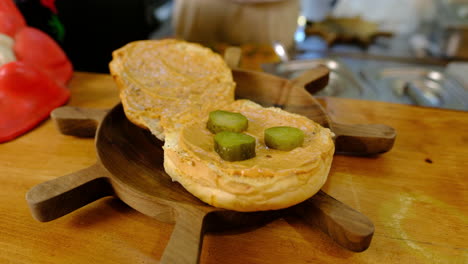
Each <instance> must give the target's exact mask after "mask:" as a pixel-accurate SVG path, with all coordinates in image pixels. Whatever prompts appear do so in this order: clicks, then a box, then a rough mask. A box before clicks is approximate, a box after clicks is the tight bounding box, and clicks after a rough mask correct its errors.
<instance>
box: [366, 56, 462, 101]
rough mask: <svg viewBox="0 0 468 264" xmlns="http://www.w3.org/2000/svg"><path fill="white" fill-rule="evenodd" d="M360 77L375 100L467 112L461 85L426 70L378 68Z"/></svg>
mask: <svg viewBox="0 0 468 264" xmlns="http://www.w3.org/2000/svg"><path fill="white" fill-rule="evenodd" d="M362 77H363V78H364V79H366V80H367V81H368V82H369V84H370V85H371V86H373V87H375V88H376V89H377V90H378V92H377V93H378V97H377V98H378V99H380V100H383V101H391V102H401V103H408V104H415V105H421V106H429V107H438V108H448V109H456V110H468V92H467V91H466V90H465V89H464V87H463V84H462V83H461V82H459V81H458V80H457V79H456V78H455V77H453V76H451V75H450V74H447V73H445V72H444V71H443V70H434V69H431V67H429V66H408V65H404V66H397V67H395V66H391V67H388V66H380V67H373V68H366V69H362Z"/></svg>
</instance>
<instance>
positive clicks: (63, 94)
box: [0, 61, 70, 142]
mask: <svg viewBox="0 0 468 264" xmlns="http://www.w3.org/2000/svg"><path fill="white" fill-rule="evenodd" d="M69 96H70V91H69V90H68V89H66V88H65V87H64V86H62V85H60V84H58V83H57V82H55V81H54V80H53V79H51V78H50V77H49V76H48V75H47V74H45V73H44V72H43V71H41V70H39V69H37V68H35V67H33V66H30V65H28V64H25V63H22V62H19V61H15V62H10V63H8V64H5V65H3V66H1V67H0V142H5V141H8V140H11V139H13V138H15V137H17V136H19V135H21V134H23V133H25V132H27V131H29V130H30V129H32V128H33V127H35V126H36V125H38V124H39V123H40V122H41V121H42V120H44V119H46V118H47V117H48V116H49V114H50V112H51V111H52V110H53V109H54V108H56V107H59V106H60V105H62V104H64V103H65V102H66V101H67V100H68V98H69Z"/></svg>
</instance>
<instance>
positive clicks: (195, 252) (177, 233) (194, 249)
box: [161, 207, 207, 264]
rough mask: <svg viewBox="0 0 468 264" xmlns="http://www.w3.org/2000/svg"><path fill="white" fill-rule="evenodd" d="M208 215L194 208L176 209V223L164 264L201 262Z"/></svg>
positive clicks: (164, 256) (163, 259) (163, 260)
mask: <svg viewBox="0 0 468 264" xmlns="http://www.w3.org/2000/svg"><path fill="white" fill-rule="evenodd" d="M206 215H207V213H206V212H203V211H200V210H198V209H196V208H193V207H191V208H177V209H176V223H175V226H174V230H173V231H172V235H171V238H170V239H169V243H168V244H167V246H166V249H165V250H164V253H163V256H162V258H161V263H162V264H172V263H178V264H179V263H180V264H197V263H198V262H199V260H200V252H201V248H202V244H203V235H204V233H205V229H206V226H205V216H206Z"/></svg>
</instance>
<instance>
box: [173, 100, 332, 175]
mask: <svg viewBox="0 0 468 264" xmlns="http://www.w3.org/2000/svg"><path fill="white" fill-rule="evenodd" d="M239 105H240V107H239ZM222 110H228V111H235V112H239V113H241V114H243V115H244V116H246V117H247V118H248V120H249V126H248V129H247V130H246V131H245V132H244V133H246V134H248V135H251V136H253V137H255V138H256V149H255V151H256V156H255V157H254V158H251V159H248V160H244V161H236V162H228V161H224V160H223V159H221V158H220V157H219V155H218V154H217V153H216V152H215V151H214V139H213V136H214V135H213V134H212V133H211V132H210V131H209V130H208V129H206V122H207V118H205V119H203V120H200V121H199V122H194V123H192V124H190V125H187V126H186V127H185V128H184V129H183V130H182V132H181V135H180V142H179V144H180V146H181V147H182V148H183V149H184V150H185V151H187V152H190V153H192V154H193V156H194V157H196V158H198V159H200V160H203V161H205V162H207V163H209V164H213V165H215V166H219V168H220V170H223V171H224V172H226V173H229V174H232V175H242V176H245V177H272V176H274V175H275V176H279V175H285V176H286V175H288V174H291V173H293V174H301V173H305V172H307V173H310V172H311V171H312V170H314V169H315V168H316V167H317V163H318V162H319V161H320V159H321V158H322V157H321V155H322V153H325V154H326V155H328V153H329V152H330V151H333V148H334V146H333V142H332V140H331V136H330V131H329V130H328V129H325V128H322V127H321V126H320V125H318V124H317V123H315V122H313V121H311V120H309V119H307V118H306V117H303V116H299V115H294V116H293V117H292V116H291V115H284V113H279V112H278V111H272V110H271V109H268V108H258V107H252V106H251V105H249V104H242V100H239V101H236V102H235V103H233V104H232V105H230V106H228V107H224V108H223V109H222ZM273 126H291V127H296V128H299V129H301V130H302V131H304V133H305V138H304V143H303V145H302V146H301V147H298V148H295V149H293V150H290V151H281V150H275V149H270V148H268V147H267V146H266V145H265V142H264V130H265V129H266V128H269V127H273ZM325 154H324V155H325Z"/></svg>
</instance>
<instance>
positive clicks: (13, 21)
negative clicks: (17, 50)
mask: <svg viewBox="0 0 468 264" xmlns="http://www.w3.org/2000/svg"><path fill="white" fill-rule="evenodd" d="M25 26H26V22H25V20H24V17H23V16H22V15H21V12H20V11H19V10H18V8H17V7H16V5H15V3H13V1H11V0H1V1H0V32H1V33H3V34H6V35H8V36H10V37H14V36H15V34H16V32H17V31H18V30H19V29H21V28H23V27H25Z"/></svg>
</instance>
